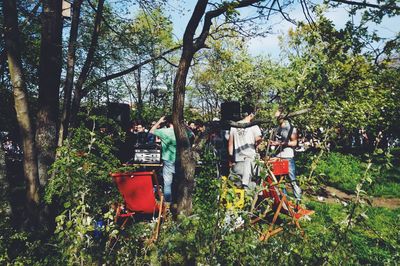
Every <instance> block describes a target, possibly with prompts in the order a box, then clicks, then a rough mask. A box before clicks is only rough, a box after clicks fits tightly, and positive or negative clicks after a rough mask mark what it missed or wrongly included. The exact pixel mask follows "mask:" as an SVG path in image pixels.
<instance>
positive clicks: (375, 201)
mask: <svg viewBox="0 0 400 266" xmlns="http://www.w3.org/2000/svg"><path fill="white" fill-rule="evenodd" d="M318 194H319V195H313V197H314V198H315V199H316V200H318V201H320V202H326V203H341V202H348V201H350V200H352V199H354V198H355V197H356V195H354V194H347V193H345V192H343V191H341V190H338V189H336V188H334V187H329V186H325V187H323V188H321V190H320V193H318ZM368 200H369V203H370V204H371V206H373V207H385V208H388V209H397V208H400V198H382V197H369V198H368Z"/></svg>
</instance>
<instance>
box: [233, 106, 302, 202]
mask: <svg viewBox="0 0 400 266" xmlns="http://www.w3.org/2000/svg"><path fill="white" fill-rule="evenodd" d="M242 116H243V117H244V118H243V119H242V120H240V121H239V122H238V123H239V124H248V123H250V122H252V121H253V119H254V118H255V116H256V112H255V109H254V107H253V106H251V105H245V106H243V108H242ZM275 118H276V120H277V124H278V126H277V128H276V129H275V130H274V134H273V137H272V139H270V140H269V145H270V146H271V148H272V149H273V150H274V151H275V154H274V157H276V158H281V159H285V160H288V161H289V175H288V176H289V181H290V184H291V187H292V189H293V194H294V197H295V198H296V203H297V204H299V203H300V201H301V194H302V191H301V189H300V187H299V186H298V184H297V180H296V165H295V161H294V154H295V153H294V149H295V148H296V147H297V141H298V134H297V129H296V128H295V127H293V125H292V124H291V123H290V121H289V120H288V119H287V118H286V117H285V115H284V113H283V109H282V108H279V109H278V110H277V111H276V113H275ZM261 141H262V133H261V129H260V127H259V126H258V125H253V126H250V127H243V128H242V127H231V129H230V133H229V140H228V152H229V157H230V165H231V166H232V173H233V174H235V175H238V176H240V177H241V186H243V187H244V188H248V187H252V186H254V185H255V183H254V182H253V180H252V178H253V177H254V176H255V175H256V172H257V166H256V160H257V154H258V153H257V146H258V144H260V142H261Z"/></svg>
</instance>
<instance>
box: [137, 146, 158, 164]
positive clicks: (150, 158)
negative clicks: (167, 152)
mask: <svg viewBox="0 0 400 266" xmlns="http://www.w3.org/2000/svg"><path fill="white" fill-rule="evenodd" d="M134 152H135V155H134V156H133V163H140V164H146V163H148V164H157V163H161V150H160V149H143V148H135V149H134Z"/></svg>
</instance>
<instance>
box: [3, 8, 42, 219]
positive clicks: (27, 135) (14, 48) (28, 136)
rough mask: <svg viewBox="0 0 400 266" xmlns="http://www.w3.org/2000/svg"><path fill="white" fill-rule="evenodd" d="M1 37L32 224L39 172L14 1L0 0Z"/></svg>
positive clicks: (37, 195)
mask: <svg viewBox="0 0 400 266" xmlns="http://www.w3.org/2000/svg"><path fill="white" fill-rule="evenodd" d="M3 12H4V14H3V15H4V39H5V45H6V50H7V59H8V67H9V69H10V76H11V82H12V86H13V91H14V102H15V111H16V113H17V121H18V125H19V129H20V134H21V138H22V148H23V151H24V157H23V168H24V177H25V183H26V184H25V185H26V200H25V201H26V208H27V214H28V215H29V218H30V222H31V223H33V224H36V222H37V218H38V205H39V177H38V176H39V175H38V166H37V155H36V150H35V141H34V137H33V131H32V124H31V120H30V117H29V107H28V96H27V93H26V85H25V80H24V76H23V71H22V60H21V50H20V40H19V32H18V18H17V7H16V3H15V1H12V0H3Z"/></svg>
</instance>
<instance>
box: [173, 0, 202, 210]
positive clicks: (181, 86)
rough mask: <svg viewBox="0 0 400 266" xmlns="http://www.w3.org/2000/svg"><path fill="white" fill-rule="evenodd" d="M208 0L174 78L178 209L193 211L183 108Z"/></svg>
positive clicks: (191, 27) (189, 30)
mask: <svg viewBox="0 0 400 266" xmlns="http://www.w3.org/2000/svg"><path fill="white" fill-rule="evenodd" d="M207 3H208V1H207V0H200V1H198V2H197V4H196V7H195V10H194V11H193V14H192V17H191V18H190V21H189V23H188V25H187V27H186V30H185V33H184V36H183V49H182V55H181V59H180V61H179V65H178V71H177V73H176V76H175V80H174V102H173V106H172V110H173V113H172V121H173V124H174V131H175V137H176V143H177V152H178V156H179V166H180V167H179V168H180V169H178V174H177V181H178V186H177V187H178V191H177V193H176V194H177V212H178V213H184V214H190V213H191V211H192V195H193V190H194V173H195V169H196V161H195V159H194V154H193V151H192V149H191V145H190V141H189V138H188V135H187V132H186V126H185V124H184V117H183V108H184V105H185V90H186V78H187V74H188V72H189V67H190V63H191V61H192V59H193V55H194V53H195V52H196V51H195V48H194V45H193V39H194V34H195V31H196V29H197V27H198V25H199V23H200V20H201V18H202V16H203V14H204V13H205V10H206V7H207Z"/></svg>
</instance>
